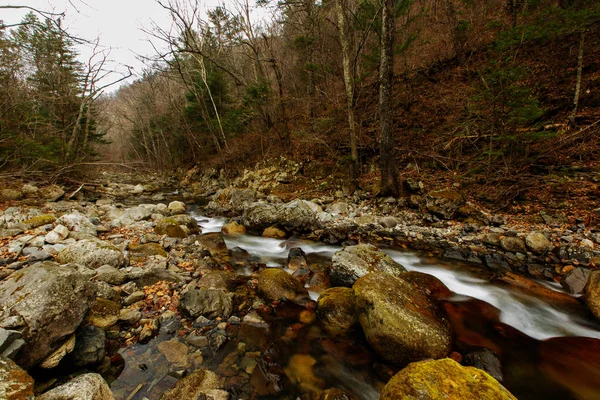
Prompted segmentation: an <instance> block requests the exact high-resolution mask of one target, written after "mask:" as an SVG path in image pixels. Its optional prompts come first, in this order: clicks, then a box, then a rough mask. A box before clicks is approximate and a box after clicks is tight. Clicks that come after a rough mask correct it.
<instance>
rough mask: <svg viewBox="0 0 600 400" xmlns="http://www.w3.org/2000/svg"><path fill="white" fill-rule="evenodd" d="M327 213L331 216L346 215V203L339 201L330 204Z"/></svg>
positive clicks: (347, 209)
mask: <svg viewBox="0 0 600 400" xmlns="http://www.w3.org/2000/svg"><path fill="white" fill-rule="evenodd" d="M327 211H328V212H329V213H330V214H332V215H340V214H348V211H349V208H348V203H345V202H342V201H340V202H337V203H333V204H330V205H329V206H328V207H327Z"/></svg>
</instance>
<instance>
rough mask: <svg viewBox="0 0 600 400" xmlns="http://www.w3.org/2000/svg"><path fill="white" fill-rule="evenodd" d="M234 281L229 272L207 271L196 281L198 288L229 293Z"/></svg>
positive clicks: (232, 275)
mask: <svg viewBox="0 0 600 400" xmlns="http://www.w3.org/2000/svg"><path fill="white" fill-rule="evenodd" d="M235 279H236V276H235V274H234V273H233V272H230V271H220V270H215V271H208V272H207V273H205V274H204V275H202V278H200V279H199V280H198V287H200V288H206V289H220V290H225V291H229V290H230V289H232V287H233V284H234V282H235Z"/></svg>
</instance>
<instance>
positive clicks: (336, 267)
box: [331, 244, 406, 286]
mask: <svg viewBox="0 0 600 400" xmlns="http://www.w3.org/2000/svg"><path fill="white" fill-rule="evenodd" d="M331 263H332V264H331V280H332V283H333V284H335V285H339V286H352V285H353V284H354V282H356V280H357V279H358V278H360V277H361V276H364V275H366V274H368V273H369V272H387V273H388V274H390V275H393V276H399V275H400V274H401V273H403V272H406V270H405V269H404V267H403V266H402V265H400V264H399V263H397V262H396V261H394V260H392V258H391V257H390V256H388V255H387V254H385V253H384V252H383V251H381V250H379V249H378V248H377V247H375V246H373V245H371V244H359V245H356V246H346V247H344V248H343V249H342V250H340V251H338V252H336V253H335V254H334V256H333V258H332V260H331Z"/></svg>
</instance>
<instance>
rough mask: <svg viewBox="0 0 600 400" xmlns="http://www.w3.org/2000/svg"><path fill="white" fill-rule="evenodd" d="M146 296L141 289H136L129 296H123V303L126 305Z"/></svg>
mask: <svg viewBox="0 0 600 400" xmlns="http://www.w3.org/2000/svg"><path fill="white" fill-rule="evenodd" d="M145 298H146V293H144V292H143V291H142V290H137V291H135V292H133V293H131V294H130V295H129V296H127V297H125V299H124V300H123V304H124V305H126V306H130V305H132V304H133V303H137V302H138V301H142V300H144V299H145Z"/></svg>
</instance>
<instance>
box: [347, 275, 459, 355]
mask: <svg viewBox="0 0 600 400" xmlns="http://www.w3.org/2000/svg"><path fill="white" fill-rule="evenodd" d="M353 289H354V294H355V296H356V309H357V315H358V322H359V323H360V325H361V326H362V329H363V331H364V333H365V336H366V338H367V341H368V342H369V344H370V345H371V347H372V348H373V349H374V350H375V352H377V354H379V356H381V357H382V358H383V359H385V360H387V361H389V362H391V363H393V364H396V365H401V366H402V365H406V364H408V363H410V362H413V361H420V360H424V359H427V358H433V359H437V358H442V357H445V356H447V355H448V354H449V353H450V351H451V350H452V328H451V327H450V323H449V322H448V319H447V316H446V314H445V312H444V311H443V310H442V309H440V308H439V307H438V306H437V304H435V303H434V302H433V301H432V300H431V299H430V298H429V297H427V296H425V295H424V294H423V293H421V292H420V291H417V290H415V288H414V286H413V285H412V284H410V283H408V282H406V281H404V280H402V279H400V278H397V277H395V276H392V275H390V274H386V273H383V272H376V273H370V274H368V275H365V276H363V277H362V278H360V279H359V280H357V281H356V283H355V284H354V286H353Z"/></svg>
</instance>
